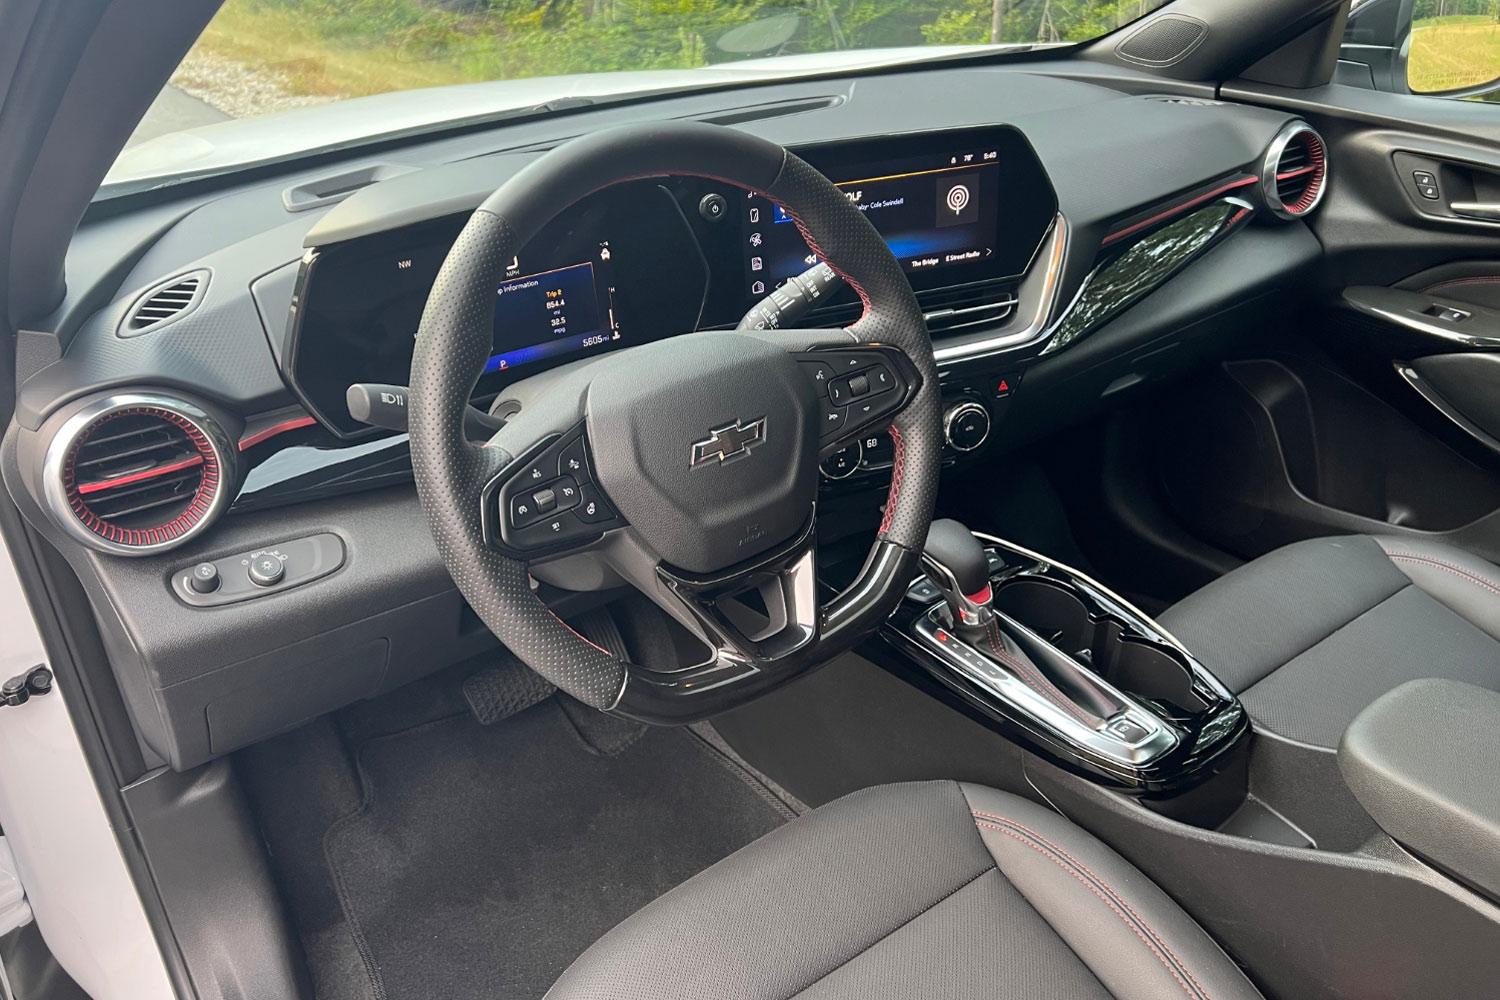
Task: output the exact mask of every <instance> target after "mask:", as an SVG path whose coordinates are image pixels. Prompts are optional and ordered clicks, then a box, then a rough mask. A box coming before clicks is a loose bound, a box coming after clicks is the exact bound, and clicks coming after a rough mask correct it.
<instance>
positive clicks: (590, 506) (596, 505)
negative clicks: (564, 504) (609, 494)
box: [573, 486, 615, 524]
mask: <svg viewBox="0 0 1500 1000" xmlns="http://www.w3.org/2000/svg"><path fill="white" fill-rule="evenodd" d="M578 494H579V499H578V507H577V509H575V510H574V511H573V513H574V514H575V515H576V516H577V518H578V520H580V521H582V522H583V523H584V524H600V523H602V522H604V521H609V520H613V519H614V516H615V512H614V511H613V510H611V509H610V506H609V504H607V503H605V502H604V498H603V497H602V496H600V495H599V491H598V490H596V489H595V488H594V487H592V486H581V487H579V489H578Z"/></svg>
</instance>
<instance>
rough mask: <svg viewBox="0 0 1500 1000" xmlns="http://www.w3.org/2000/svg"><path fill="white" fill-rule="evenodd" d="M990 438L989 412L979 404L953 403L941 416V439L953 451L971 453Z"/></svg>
mask: <svg viewBox="0 0 1500 1000" xmlns="http://www.w3.org/2000/svg"><path fill="white" fill-rule="evenodd" d="M989 436H990V411H989V410H986V409H985V408H984V407H983V406H982V405H980V404H979V403H976V402H974V401H973V400H972V399H971V400H965V401H964V402H961V403H954V404H953V405H952V406H950V407H948V410H947V412H946V413H944V414H943V437H944V438H946V439H947V441H948V446H949V447H950V448H952V449H953V450H954V451H973V450H974V449H975V448H978V447H979V446H980V445H982V444H984V442H985V439H986V438H988V437H989Z"/></svg>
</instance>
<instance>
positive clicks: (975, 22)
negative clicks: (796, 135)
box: [106, 0, 1166, 188]
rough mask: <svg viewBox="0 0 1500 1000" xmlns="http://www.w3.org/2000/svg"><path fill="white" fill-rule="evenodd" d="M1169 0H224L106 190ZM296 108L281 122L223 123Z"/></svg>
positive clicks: (1067, 31) (1052, 24) (1126, 16)
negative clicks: (277, 127) (435, 91)
mask: <svg viewBox="0 0 1500 1000" xmlns="http://www.w3.org/2000/svg"><path fill="white" fill-rule="evenodd" d="M1165 2H1166V0H800V2H799V0H226V2H225V3H224V5H223V6H222V7H221V8H220V10H219V12H218V13H217V14H216V15H215V16H214V18H213V20H212V22H210V24H209V25H208V27H207V29H206V30H205V31H204V33H203V35H202V37H201V38H200V39H199V40H198V42H197V44H195V45H194V46H193V48H192V50H191V51H190V52H189V53H188V55H187V57H186V58H185V59H184V60H183V62H182V65H181V66H180V67H179V68H178V69H177V71H176V73H174V74H173V75H172V78H171V80H170V81H169V82H168V84H167V86H166V88H165V89H164V90H163V91H162V93H161V95H160V96H159V97H158V98H157V100H156V102H155V103H154V104H153V105H152V107H151V109H150V111H148V112H147V114H146V116H145V118H144V120H143V121H142V122H141V123H140V126H139V127H138V128H137V130H136V132H135V134H134V135H133V136H132V137H131V139H130V143H129V145H128V146H127V147H126V150H125V153H124V154H122V156H121V159H120V161H119V162H117V163H116V165H115V169H114V170H112V171H111V175H110V177H108V178H106V188H107V187H108V186H109V185H111V184H118V183H121V182H124V181H130V180H140V179H142V178H167V177H170V176H171V175H173V174H174V173H195V174H196V173H203V172H206V171H212V170H215V169H225V168H226V167H228V166H231V165H234V164H237V163H245V162H253V161H254V160H255V159H267V158H269V157H268V156H267V153H270V154H279V155H282V156H285V155H289V154H291V153H294V152H295V151H296V150H298V149H301V150H308V149H313V148H327V147H328V146H330V145H334V144H348V143H351V142H355V141H358V140H359V139H361V138H369V137H371V136H374V135H378V134H386V133H390V132H392V131H401V130H403V129H408V128H413V127H417V126H423V125H425V126H429V127H430V126H435V125H438V124H440V123H441V122H443V121H445V120H449V121H451V120H456V119H459V118H465V117H473V116H481V115H484V114H494V113H499V112H504V111H507V110H516V109H521V108H527V107H536V106H538V105H547V104H549V103H554V102H558V101H562V100H565V99H569V98H572V99H577V98H589V99H600V98H602V97H606V96H609V95H618V94H625V93H632V92H643V91H654V90H668V89H674V88H682V87H694V86H704V85H712V84H716V83H724V84H730V83H736V82H743V81H747V80H753V79H766V78H774V77H778V76H793V75H797V74H806V73H812V72H818V71H820V70H828V69H835V68H839V67H849V68H853V67H858V66H861V65H878V64H881V63H889V62H893V61H901V60H906V59H917V58H922V57H930V56H933V55H948V54H954V53H963V52H969V51H973V50H975V49H977V48H979V47H985V46H989V47H1006V48H1017V47H1019V48H1026V47H1031V46H1038V45H1058V44H1068V43H1074V42H1079V41H1085V40H1088V39H1091V38H1094V37H1097V36H1099V35H1102V34H1105V33H1108V32H1110V31H1113V30H1114V29H1115V28H1117V27H1119V26H1121V25H1123V24H1126V23H1128V22H1130V21H1133V20H1135V19H1136V18H1138V17H1141V16H1143V15H1144V14H1147V13H1149V12H1150V11H1152V10H1154V9H1155V8H1157V7H1159V6H1161V5H1162V4H1163V3H1165ZM455 85H469V86H467V87H458V88H456V89H454V90H452V91H450V92H449V93H448V94H446V95H444V96H443V97H441V98H439V97H437V96H435V95H432V94H427V93H421V94H419V93H418V92H423V91H427V90H428V88H434V87H449V88H453V87H454V86H455ZM397 92H400V93H402V94H407V95H414V96H413V99H412V100H410V101H407V102H405V103H404V104H400V102H393V101H391V100H389V99H388V100H386V101H385V102H383V104H382V107H381V109H380V111H379V112H378V113H367V114H366V115H364V116H363V117H361V116H360V115H356V114H354V113H353V112H351V113H350V114H348V115H344V116H339V117H333V116H332V109H334V108H335V107H338V108H342V107H345V106H348V105H349V104H350V102H351V101H354V99H357V98H367V97H371V96H373V95H381V94H386V95H390V94H393V93H397ZM354 103H355V104H356V105H358V106H360V107H364V108H366V109H369V107H370V102H368V101H366V102H354ZM398 104H399V105H400V106H399V107H398ZM309 108H312V109H315V110H316V109H322V110H324V111H325V114H324V115H322V116H318V115H313V116H309V115H308V114H306V112H305V109H309ZM299 109H304V110H303V113H302V114H299V115H297V116H294V117H288V118H285V121H286V122H287V123H288V126H287V128H286V129H283V130H281V131H280V132H276V131H274V130H268V129H261V130H259V132H258V134H257V135H255V136H254V137H253V138H250V133H249V132H247V131H246V130H243V129H241V130H237V131H236V130H226V129H224V128H222V125H223V124H224V123H233V122H243V121H244V120H257V119H264V118H266V117H268V116H279V115H283V114H284V113H285V112H291V111H298V110H299ZM293 122H296V123H300V125H301V128H300V130H297V129H293V128H292V125H291V123H293ZM294 131H298V132H299V134H297V135H292V134H291V133H292V132H294ZM237 138H243V148H236V142H237ZM256 151H259V155H258V156H257V155H255V153H256Z"/></svg>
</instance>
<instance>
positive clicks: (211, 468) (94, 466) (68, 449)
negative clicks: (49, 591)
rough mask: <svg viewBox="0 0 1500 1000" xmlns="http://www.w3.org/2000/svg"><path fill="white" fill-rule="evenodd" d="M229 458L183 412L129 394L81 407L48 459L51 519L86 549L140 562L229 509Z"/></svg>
mask: <svg viewBox="0 0 1500 1000" xmlns="http://www.w3.org/2000/svg"><path fill="white" fill-rule="evenodd" d="M231 455H233V452H232V451H231V450H230V448H229V447H228V445H227V443H226V438H225V436H224V433H223V431H222V430H220V428H219V426H218V424H216V423H215V422H214V420H213V418H211V417H210V416H209V415H208V414H206V413H204V412H203V411H202V410H201V409H199V408H198V407H196V406H193V405H192V404H190V403H185V402H183V401H182V400H180V399H172V398H170V397H166V396H156V395H146V394H130V395H116V396H109V397H107V398H105V399H101V400H98V401H96V402H94V403H90V404H89V405H88V406H86V407H84V408H83V409H82V410H80V411H79V412H78V413H76V414H74V415H73V416H72V417H70V418H68V420H67V422H65V423H64V424H63V426H62V428H61V429H60V430H59V431H58V433H57V436H56V437H55V438H53V440H52V443H51V445H50V446H49V447H48V449H47V457H46V459H45V463H44V468H43V475H44V490H45V492H46V496H47V502H48V504H49V505H50V507H51V508H52V514H53V516H54V517H55V518H56V519H57V521H58V523H59V524H61V525H62V526H63V528H64V529H65V530H66V531H68V533H69V534H71V535H73V537H75V538H77V539H78V540H79V541H81V542H83V543H84V544H86V545H89V546H91V547H93V548H96V549H100V550H103V551H105V552H113V553H117V554H121V555H145V554H148V553H152V552H160V551H162V550H164V549H169V548H172V547H173V546H176V545H180V544H182V543H183V542H185V541H187V540H188V539H189V538H192V537H193V536H194V535H196V534H197V533H198V532H199V531H201V530H203V529H204V528H205V527H207V526H208V524H209V522H210V521H212V520H213V519H214V517H215V516H217V515H218V514H219V512H220V511H221V510H222V509H223V508H224V506H225V505H226V504H227V503H228V500H229V491H228V490H227V489H226V482H227V480H228V479H229V478H230V472H231V465H230V461H231V459H230V457H229V456H231Z"/></svg>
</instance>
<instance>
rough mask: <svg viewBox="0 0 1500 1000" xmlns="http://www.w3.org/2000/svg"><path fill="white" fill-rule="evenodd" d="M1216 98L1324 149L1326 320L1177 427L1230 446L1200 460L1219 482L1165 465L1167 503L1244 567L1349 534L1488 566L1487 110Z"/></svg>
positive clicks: (1318, 314)
mask: <svg viewBox="0 0 1500 1000" xmlns="http://www.w3.org/2000/svg"><path fill="white" fill-rule="evenodd" d="M1348 55H1349V51H1348V50H1347V48H1346V51H1345V53H1344V56H1345V58H1346V60H1347V58H1348ZM1396 64H1397V63H1396V62H1391V63H1390V64H1389V67H1388V68H1387V73H1391V72H1394V71H1395V66H1396ZM1367 75H1368V74H1367ZM1221 96H1223V97H1226V98H1229V99H1234V100H1241V101H1246V102H1249V103H1257V104H1262V105H1267V106H1271V107H1276V108H1280V109H1284V110H1291V111H1295V112H1297V113H1299V114H1300V115H1301V116H1302V117H1304V118H1306V119H1307V120H1308V121H1309V122H1310V123H1311V124H1312V125H1313V126H1314V127H1315V128H1317V129H1318V130H1319V131H1320V132H1321V133H1322V135H1323V136H1324V139H1325V141H1326V143H1327V146H1328V158H1329V182H1328V190H1327V194H1326V197H1325V199H1324V202H1323V205H1322V207H1321V209H1320V210H1319V211H1318V212H1317V213H1315V214H1314V215H1313V216H1312V218H1311V219H1310V222H1309V224H1310V225H1311V227H1312V229H1313V232H1314V233H1315V235H1316V236H1317V237H1318V239H1319V241H1320V243H1321V244H1322V246H1323V249H1324V260H1323V263H1322V266H1321V272H1320V274H1319V284H1320V287H1321V288H1322V291H1323V296H1322V306H1321V307H1320V308H1318V309H1316V310H1313V311H1311V312H1310V313H1309V314H1308V315H1307V316H1306V317H1304V319H1303V321H1302V323H1301V325H1300V326H1299V327H1298V328H1297V329H1294V330H1289V331H1286V336H1285V337H1284V338H1283V340H1282V342H1281V344H1280V346H1279V347H1277V348H1273V349H1272V350H1270V351H1267V352H1264V356H1261V357H1248V358H1245V359H1243V360H1242V361H1240V362H1236V363H1234V364H1231V365H1230V366H1227V367H1226V368H1225V369H1224V370H1223V371H1221V372H1220V373H1219V374H1218V376H1217V379H1218V380H1219V381H1218V382H1217V383H1216V385H1213V386H1210V387H1208V388H1205V389H1204V391H1203V392H1202V393H1201V394H1200V396H1199V398H1198V399H1197V400H1196V402H1195V403H1193V404H1189V406H1188V409H1187V410H1179V411H1178V413H1177V416H1178V417H1179V418H1182V419H1186V416H1187V413H1188V412H1196V413H1198V414H1200V416H1205V419H1204V420H1203V421H1202V423H1201V424H1200V426H1201V427H1204V428H1209V427H1217V428H1218V430H1219V432H1220V433H1221V434H1222V435H1227V437H1223V436H1221V437H1218V438H1214V435H1213V434H1212V432H1210V431H1208V430H1205V431H1204V433H1205V434H1208V435H1209V437H1207V438H1204V439H1203V440H1201V441H1200V442H1199V445H1201V446H1202V448H1205V449H1206V448H1210V447H1216V448H1217V450H1219V451H1220V452H1221V453H1223V454H1225V455H1226V456H1228V457H1226V459H1225V462H1224V463H1223V466H1222V467H1216V468H1215V470H1214V477H1216V478H1217V480H1218V481H1217V483H1215V484H1210V483H1209V479H1210V478H1211V477H1210V476H1209V475H1207V474H1206V472H1207V470H1206V467H1205V466H1204V465H1203V464H1201V463H1200V465H1199V467H1198V468H1196V469H1194V468H1193V467H1192V463H1191V462H1188V461H1183V460H1184V459H1187V457H1188V456H1187V455H1186V454H1180V455H1177V456H1175V458H1173V457H1171V456H1167V457H1164V460H1163V462H1162V466H1161V467H1162V468H1163V470H1164V477H1165V480H1166V484H1167V486H1168V491H1169V493H1171V494H1172V495H1173V498H1174V506H1176V507H1177V509H1178V510H1179V512H1180V513H1182V514H1183V515H1184V516H1185V517H1186V518H1187V520H1188V521H1189V522H1190V523H1191V524H1193V525H1194V527H1195V528H1197V529H1198V531H1199V532H1200V533H1202V534H1204V535H1206V536H1208V537H1210V538H1211V539H1212V540H1214V541H1215V542H1217V543H1218V544H1220V545H1221V546H1223V547H1225V548H1227V549H1229V550H1230V551H1233V552H1234V553H1235V554H1236V555H1241V556H1245V557H1251V556H1255V555H1258V554H1260V553H1262V552H1264V551H1267V550H1269V549H1270V548H1274V547H1276V546H1278V545H1281V544H1284V543H1286V542H1288V541H1292V540H1294V539H1297V538H1302V537H1309V536H1312V535H1317V534H1337V533H1344V532H1351V531H1362V532H1390V533H1396V534H1400V533H1420V534H1425V535H1429V536H1434V535H1435V536H1438V537H1445V538H1448V539H1450V540H1452V541H1454V542H1455V543H1458V544H1462V545H1463V546H1465V547H1467V548H1469V549H1471V550H1473V551H1477V552H1480V553H1482V554H1484V555H1486V556H1488V557H1489V558H1492V559H1497V558H1500V104H1489V103H1484V102H1478V101H1459V100H1449V99H1444V98H1438V97H1424V96H1420V95H1413V94H1409V93H1394V92H1388V91H1387V92H1382V91H1379V90H1373V89H1370V88H1369V86H1368V85H1365V86H1349V85H1341V84H1328V85H1324V86H1321V87H1314V88H1308V89H1301V90H1294V89H1291V88H1285V87H1275V86H1270V85H1264V84H1250V83H1244V82H1239V83H1235V84H1232V85H1225V86H1224V87H1223V88H1221ZM1194 406H1196V407H1197V408H1196V409H1194ZM1179 426H1180V424H1179ZM1211 439H1212V440H1211ZM1228 440H1234V441H1235V442H1236V443H1235V444H1234V445H1233V446H1227V445H1225V442H1226V441H1228ZM1190 450H1192V449H1190ZM1174 466H1175V469H1174Z"/></svg>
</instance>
